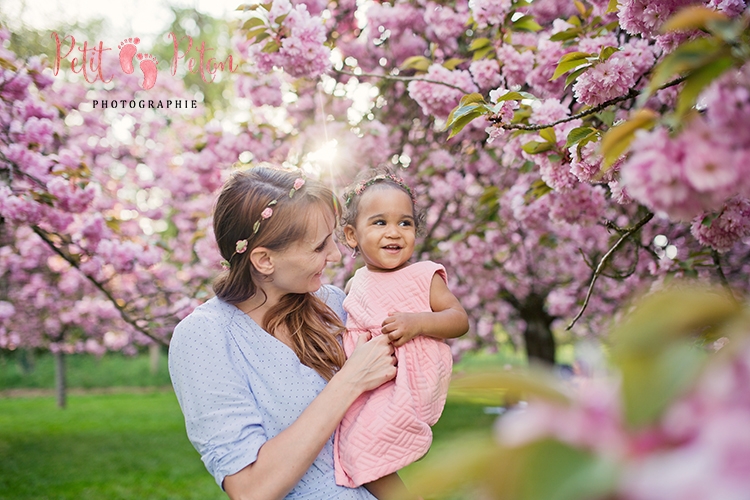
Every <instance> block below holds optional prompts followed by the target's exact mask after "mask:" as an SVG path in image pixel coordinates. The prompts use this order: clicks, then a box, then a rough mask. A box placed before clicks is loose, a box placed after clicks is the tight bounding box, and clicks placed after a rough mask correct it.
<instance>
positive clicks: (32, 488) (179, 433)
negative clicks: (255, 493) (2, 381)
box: [0, 392, 226, 500]
mask: <svg viewBox="0 0 750 500" xmlns="http://www.w3.org/2000/svg"><path fill="white" fill-rule="evenodd" d="M11 498H12V499H18V500H23V499H28V500H32V499H33V500H43V499H55V500H57V499H60V500H63V499H71V500H73V499H75V500H88V499H90V500H100V499H109V500H114V499H209V500H210V499H220V498H226V496H225V495H224V494H223V493H222V492H221V490H220V489H219V488H218V487H217V486H216V483H215V482H214V480H213V478H212V477H211V476H210V475H209V474H208V473H207V472H206V470H205V468H204V467H203V463H202V462H201V460H200V457H199V455H198V453H197V452H196V451H195V450H194V449H193V447H192V446H191V445H190V442H189V441H188V440H187V436H186V434H185V427H184V421H183V419H182V413H181V412H180V409H179V406H178V405H177V400H176V399H175V397H174V394H172V393H169V392H155V393H151V394H137V395H136V394H117V395H105V396H101V395H100V396H71V397H70V398H69V401H68V408H67V409H65V410H60V409H58V408H57V407H56V406H55V401H54V399H53V398H48V397H41V398H14V399H0V499H11Z"/></svg>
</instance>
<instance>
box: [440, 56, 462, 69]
mask: <svg viewBox="0 0 750 500" xmlns="http://www.w3.org/2000/svg"><path fill="white" fill-rule="evenodd" d="M462 62H466V59H459V58H458V57H451V58H450V59H448V60H447V61H445V62H444V63H443V67H444V68H447V69H449V70H451V71H452V70H454V69H456V66H458V65H459V64H461V63H462Z"/></svg>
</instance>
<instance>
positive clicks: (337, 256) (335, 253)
mask: <svg viewBox="0 0 750 500" xmlns="http://www.w3.org/2000/svg"><path fill="white" fill-rule="evenodd" d="M340 260H341V250H339V246H338V245H337V244H336V243H334V244H333V245H331V250H330V251H329V252H328V255H327V256H326V262H338V261H340Z"/></svg>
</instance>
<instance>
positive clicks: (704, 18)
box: [659, 5, 729, 33]
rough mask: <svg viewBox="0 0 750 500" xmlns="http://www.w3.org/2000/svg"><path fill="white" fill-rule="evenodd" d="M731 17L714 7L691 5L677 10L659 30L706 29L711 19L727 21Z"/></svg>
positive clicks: (665, 31)
mask: <svg viewBox="0 0 750 500" xmlns="http://www.w3.org/2000/svg"><path fill="white" fill-rule="evenodd" d="M728 19H729V18H728V17H727V16H725V15H724V14H722V13H721V12H718V11H716V10H714V9H710V8H708V7H703V6H700V5H691V6H689V7H685V8H684V9H681V10H680V11H679V12H677V13H676V14H675V15H674V16H672V17H670V18H669V19H667V21H666V22H665V23H664V24H662V26H661V28H660V30H659V31H661V32H662V33H669V32H670V31H692V30H701V29H705V28H706V25H707V23H708V22H710V21H727V20H728Z"/></svg>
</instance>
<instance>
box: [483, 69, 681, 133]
mask: <svg viewBox="0 0 750 500" xmlns="http://www.w3.org/2000/svg"><path fill="white" fill-rule="evenodd" d="M684 80H685V77H680V78H677V79H675V80H672V81H671V82H668V83H665V84H664V85H662V86H661V87H659V89H658V90H663V89H666V88H669V87H674V86H675V85H678V84H680V83H682V82H683V81H684ZM639 95H641V91H639V90H635V89H630V90H628V93H627V94H625V95H621V96H619V97H614V98H612V99H610V100H608V101H604V102H603V103H601V104H599V105H597V106H594V107H593V108H589V109H587V110H584V111H581V112H580V113H576V114H574V115H571V116H567V117H565V118H562V119H560V120H557V121H554V122H552V123H544V124H537V125H524V124H523V123H505V124H502V125H501V126H502V128H504V129H505V130H542V129H545V128H549V127H554V126H555V125H559V124H561V123H566V122H570V121H573V120H577V119H579V118H584V117H586V116H589V115H593V114H596V113H598V112H599V111H602V110H604V109H607V108H608V107H610V106H612V105H613V104H617V103H620V102H623V101H627V100H628V99H635V98H636V97H638V96H639ZM489 120H490V121H492V118H489Z"/></svg>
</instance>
